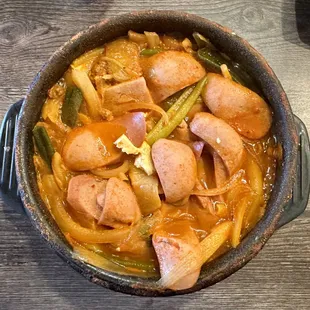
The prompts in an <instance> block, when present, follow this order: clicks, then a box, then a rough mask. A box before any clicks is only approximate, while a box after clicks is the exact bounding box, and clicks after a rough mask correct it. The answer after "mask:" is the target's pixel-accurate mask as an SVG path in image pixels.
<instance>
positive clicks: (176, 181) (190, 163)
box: [152, 139, 197, 202]
mask: <svg viewBox="0 0 310 310" xmlns="http://www.w3.org/2000/svg"><path fill="white" fill-rule="evenodd" d="M152 158H153V161H154V166H155V169H156V172H157V174H158V176H159V179H160V183H161V185H162V187H163V190H164V193H165V197H166V201H167V202H176V201H178V200H181V199H183V198H185V197H187V196H189V195H190V193H191V191H192V189H193V188H194V186H195V181H196V177H197V164H196V160H195V156H194V153H193V151H192V150H191V148H190V147H189V146H187V145H185V144H183V143H180V142H176V141H172V140H167V139H159V140H158V141H156V142H155V143H154V144H153V147H152Z"/></svg>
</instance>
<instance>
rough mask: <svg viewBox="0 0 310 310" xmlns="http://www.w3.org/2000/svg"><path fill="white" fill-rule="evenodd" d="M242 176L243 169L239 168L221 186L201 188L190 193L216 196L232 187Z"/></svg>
mask: <svg viewBox="0 0 310 310" xmlns="http://www.w3.org/2000/svg"><path fill="white" fill-rule="evenodd" d="M243 176H244V170H242V169H241V170H239V171H238V172H237V173H235V174H234V175H233V176H232V177H231V178H230V179H229V180H228V181H227V182H226V183H224V184H223V186H221V187H216V188H211V189H203V190H194V191H192V193H191V195H196V196H217V195H222V194H224V193H226V192H228V191H229V190H231V189H233V188H234V187H235V186H236V185H237V184H238V182H239V180H240V178H242V177H243Z"/></svg>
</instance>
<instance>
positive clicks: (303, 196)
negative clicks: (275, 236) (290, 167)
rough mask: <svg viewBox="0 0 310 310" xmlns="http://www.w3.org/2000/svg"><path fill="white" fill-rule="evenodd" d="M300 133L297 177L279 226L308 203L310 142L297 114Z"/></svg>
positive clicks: (297, 126) (309, 190)
mask: <svg viewBox="0 0 310 310" xmlns="http://www.w3.org/2000/svg"><path fill="white" fill-rule="evenodd" d="M295 124H296V130H297V134H298V152H297V166H296V179H295V184H294V185H293V192H292V198H291V200H290V201H289V202H288V203H287V204H286V205H285V206H284V208H283V213H282V216H281V218H280V220H279V222H278V225H277V228H280V227H282V226H283V225H285V224H287V223H289V222H291V221H292V220H294V219H295V218H297V217H298V216H299V215H301V214H302V213H303V212H304V211H305V209H306V207H307V204H308V200H309V192H310V143H309V135H308V132H307V128H306V126H305V124H304V123H303V122H302V121H301V119H300V118H298V117H297V116H296V115H295Z"/></svg>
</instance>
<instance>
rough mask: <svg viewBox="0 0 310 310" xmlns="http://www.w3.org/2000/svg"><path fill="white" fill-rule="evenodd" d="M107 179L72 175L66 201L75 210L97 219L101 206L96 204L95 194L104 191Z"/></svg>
mask: <svg viewBox="0 0 310 310" xmlns="http://www.w3.org/2000/svg"><path fill="white" fill-rule="evenodd" d="M106 185H107V181H105V180H102V181H97V180H96V179H95V177H93V176H91V175H86V174H82V175H78V176H75V177H73V178H72V179H71V180H70V182H69V186H68V194H67V201H68V203H69V204H70V205H71V207H72V208H74V209H75V210H76V211H77V212H80V213H83V214H85V215H86V216H88V217H93V218H95V219H98V218H99V216H100V214H101V208H100V207H99V206H97V202H96V199H97V195H98V194H100V193H102V192H104V190H105V188H106Z"/></svg>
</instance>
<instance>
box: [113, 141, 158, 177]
mask: <svg viewBox="0 0 310 310" xmlns="http://www.w3.org/2000/svg"><path fill="white" fill-rule="evenodd" d="M114 144H115V145H116V147H117V148H119V149H121V150H122V152H124V153H126V154H128V155H138V156H137V157H136V159H135V162H134V165H135V166H136V167H137V168H141V169H143V170H144V171H145V173H146V174H147V175H151V174H153V173H154V172H155V168H154V165H153V161H152V157H151V147H150V146H149V144H147V143H146V142H145V141H144V142H143V143H142V145H141V146H140V147H136V146H134V145H133V144H132V142H131V141H130V140H129V139H128V137H127V136H126V135H121V136H120V137H119V138H118V139H117V140H116V141H115V142H114Z"/></svg>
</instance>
